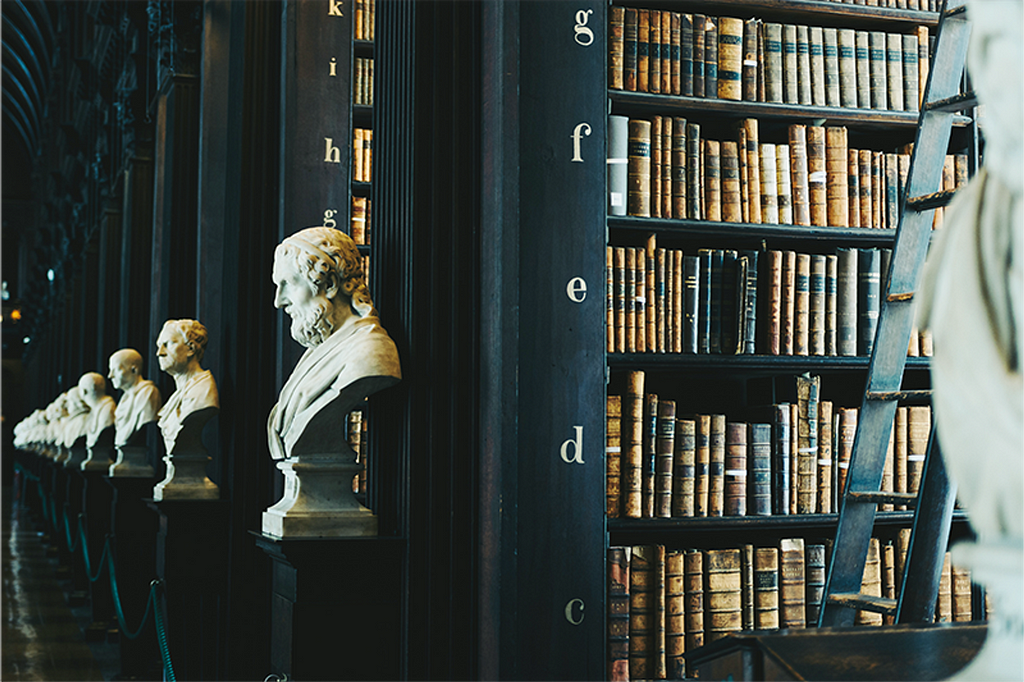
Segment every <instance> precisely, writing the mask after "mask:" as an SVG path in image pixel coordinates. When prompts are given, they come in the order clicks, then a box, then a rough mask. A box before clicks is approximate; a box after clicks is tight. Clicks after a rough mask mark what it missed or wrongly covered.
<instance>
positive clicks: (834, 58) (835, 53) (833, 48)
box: [821, 28, 842, 107]
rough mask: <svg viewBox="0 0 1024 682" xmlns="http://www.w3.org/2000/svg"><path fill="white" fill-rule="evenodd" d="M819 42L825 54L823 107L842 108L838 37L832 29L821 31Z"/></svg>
mask: <svg viewBox="0 0 1024 682" xmlns="http://www.w3.org/2000/svg"><path fill="white" fill-rule="evenodd" d="M821 38H822V40H821V42H822V46H823V49H824V52H825V105H826V106H830V107H839V106H842V97H841V96H840V85H839V35H838V33H837V31H836V29H834V28H824V29H822V31H821Z"/></svg>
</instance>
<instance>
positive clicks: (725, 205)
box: [721, 140, 743, 223]
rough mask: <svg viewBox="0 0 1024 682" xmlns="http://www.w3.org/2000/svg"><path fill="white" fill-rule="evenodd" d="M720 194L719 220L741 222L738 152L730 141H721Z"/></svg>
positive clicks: (741, 207)
mask: <svg viewBox="0 0 1024 682" xmlns="http://www.w3.org/2000/svg"><path fill="white" fill-rule="evenodd" d="M721 193H722V216H721V219H722V220H723V221H724V222H727V223H739V222H743V206H742V204H741V203H740V169H739V152H738V150H737V147H736V143H735V142H732V141H730V140H723V141H722V146H721Z"/></svg>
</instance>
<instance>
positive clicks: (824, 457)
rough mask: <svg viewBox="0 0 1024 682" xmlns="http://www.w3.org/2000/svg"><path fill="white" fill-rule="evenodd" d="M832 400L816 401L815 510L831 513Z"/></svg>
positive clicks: (820, 512) (821, 512)
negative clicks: (816, 485)
mask: <svg viewBox="0 0 1024 682" xmlns="http://www.w3.org/2000/svg"><path fill="white" fill-rule="evenodd" d="M832 442H833V438H832V402H831V401H829V400H822V401H820V402H819V403H818V492H817V494H818V499H817V512H818V513H819V514H831V513H832V512H833V511H838V509H835V510H834V509H833V508H832Z"/></svg>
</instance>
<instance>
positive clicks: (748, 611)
mask: <svg viewBox="0 0 1024 682" xmlns="http://www.w3.org/2000/svg"><path fill="white" fill-rule="evenodd" d="M740 608H741V613H742V629H744V630H753V629H754V546H753V545H751V544H745V545H741V546H740Z"/></svg>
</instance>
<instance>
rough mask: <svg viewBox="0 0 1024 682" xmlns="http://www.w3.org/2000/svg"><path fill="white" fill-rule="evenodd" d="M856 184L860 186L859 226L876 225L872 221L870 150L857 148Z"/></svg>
mask: <svg viewBox="0 0 1024 682" xmlns="http://www.w3.org/2000/svg"><path fill="white" fill-rule="evenodd" d="M857 170H858V175H859V177H858V185H859V188H860V206H859V215H860V226H861V227H878V226H877V225H876V224H875V223H874V209H873V208H872V203H873V200H874V198H873V193H872V187H871V185H872V182H871V150H869V149H859V150H857Z"/></svg>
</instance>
